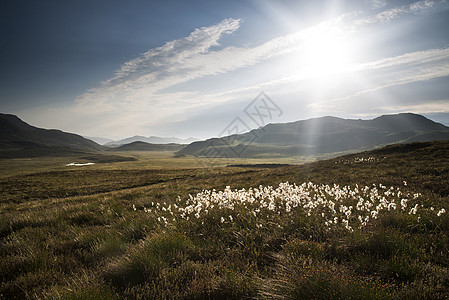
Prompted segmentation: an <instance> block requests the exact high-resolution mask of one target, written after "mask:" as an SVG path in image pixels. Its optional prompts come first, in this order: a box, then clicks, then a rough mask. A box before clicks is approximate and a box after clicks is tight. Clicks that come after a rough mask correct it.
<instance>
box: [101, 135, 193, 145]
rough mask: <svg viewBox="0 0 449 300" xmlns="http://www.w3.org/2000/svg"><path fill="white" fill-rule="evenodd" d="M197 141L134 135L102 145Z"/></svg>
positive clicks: (186, 142)
mask: <svg viewBox="0 0 449 300" xmlns="http://www.w3.org/2000/svg"><path fill="white" fill-rule="evenodd" d="M195 141H198V139H197V138H193V137H191V138H188V139H180V138H176V137H158V136H150V137H145V136H141V135H135V136H133V137H129V138H125V139H122V140H119V141H111V142H107V143H105V144H104V145H106V146H121V145H125V144H130V143H133V142H145V143H149V144H190V143H192V142H195Z"/></svg>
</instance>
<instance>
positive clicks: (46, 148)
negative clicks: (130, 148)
mask: <svg viewBox="0 0 449 300" xmlns="http://www.w3.org/2000/svg"><path fill="white" fill-rule="evenodd" d="M103 149H104V147H103V146H101V145H99V144H97V143H95V142H93V141H91V140H88V139H85V138H83V137H82V136H80V135H77V134H73V133H67V132H63V131H61V130H56V129H42V128H37V127H34V126H31V125H29V124H27V123H26V122H24V121H22V120H21V119H19V118H18V117H17V116H15V115H10V114H0V157H3V158H8V157H29V156H31V157H32V156H41V155H57V154H68V153H88V152H95V151H99V150H103Z"/></svg>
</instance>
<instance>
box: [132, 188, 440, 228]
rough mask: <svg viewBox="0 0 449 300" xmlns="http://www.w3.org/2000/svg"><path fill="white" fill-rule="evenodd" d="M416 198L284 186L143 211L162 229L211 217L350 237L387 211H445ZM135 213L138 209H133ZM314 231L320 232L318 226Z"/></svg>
mask: <svg viewBox="0 0 449 300" xmlns="http://www.w3.org/2000/svg"><path fill="white" fill-rule="evenodd" d="M404 186H406V185H405V184H404ZM420 196H421V194H420V193H410V192H403V191H401V190H400V188H399V187H391V186H390V187H387V186H386V185H384V184H373V185H371V186H359V185H355V186H352V187H351V186H339V185H337V184H333V185H325V184H315V183H312V182H304V183H302V184H300V185H297V184H290V183H288V182H284V183H280V184H279V186H278V187H272V186H259V187H255V188H249V189H240V190H232V189H231V187H230V186H227V187H226V188H225V189H224V190H221V191H217V190H203V191H202V192H200V193H197V194H196V195H189V196H188V198H187V199H185V200H183V199H181V198H180V197H178V198H176V200H175V203H170V204H167V203H165V202H164V203H158V202H156V203H154V202H151V205H149V206H148V207H145V206H143V209H142V210H143V211H144V212H149V213H151V214H154V215H155V217H156V218H157V219H158V221H159V222H160V223H161V224H163V225H164V224H165V225H167V224H168V222H177V221H187V222H196V221H195V220H198V221H199V222H200V223H199V224H204V223H205V222H204V221H205V219H204V217H206V216H209V217H208V219H209V220H216V222H217V223H218V224H222V226H232V224H234V222H235V220H236V218H237V217H238V216H241V217H242V218H243V219H244V220H247V221H248V222H249V223H248V224H249V225H248V226H254V227H255V228H262V227H265V228H281V227H283V226H284V227H285V225H286V224H287V223H288V224H292V225H293V224H296V223H295V222H297V221H298V220H299V219H303V218H310V219H309V220H310V222H318V223H319V222H321V223H322V225H323V227H322V228H323V229H325V230H334V229H344V230H347V231H349V232H353V231H354V229H355V228H358V229H362V228H364V227H366V226H368V225H369V223H370V222H373V221H374V220H376V219H379V218H380V217H381V216H382V215H384V214H388V213H391V212H396V213H404V214H409V215H417V214H418V208H419V211H420V213H421V211H423V212H425V211H429V212H430V211H435V212H437V213H436V215H437V216H441V215H442V214H444V213H446V210H445V209H444V208H441V209H439V210H438V209H437V208H434V207H432V208H428V209H426V208H424V207H423V206H421V205H419V204H418V203H417V201H419V200H417V199H418V198H419V197H420ZM420 206H421V207H420ZM410 207H411V208H410ZM133 209H134V210H137V209H136V208H135V205H133ZM416 217H420V215H417V216H416ZM239 218H240V217H239ZM286 222H287V223H286ZM306 223H307V222H306ZM314 226H318V227H320V225H319V224H315V225H314Z"/></svg>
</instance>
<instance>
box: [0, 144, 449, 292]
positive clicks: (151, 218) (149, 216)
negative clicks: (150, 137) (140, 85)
mask: <svg viewBox="0 0 449 300" xmlns="http://www.w3.org/2000/svg"><path fill="white" fill-rule="evenodd" d="M110 154H111V155H115V154H116V155H121V156H128V157H132V158H134V159H135V160H133V161H124V162H103V163H96V164H95V165H91V166H81V167H68V166H66V164H68V163H71V162H75V161H76V162H88V159H86V158H84V159H81V158H80V157H63V158H32V159H11V160H0V170H1V177H0V196H1V198H0V199H1V202H0V214H1V218H0V234H1V246H0V274H1V275H0V276H1V282H2V283H1V287H0V295H1V296H0V298H5V299H14V298H15V299H24V298H30V299H122V298H129V299H242V298H261V299H267V298H268V299H447V298H448V297H449V269H448V267H449V218H448V213H449V185H448V182H449V143H448V142H432V143H417V144H408V145H398V146H390V147H387V148H383V149H380V150H375V151H371V152H364V153H359V154H350V155H347V156H343V157H337V158H332V159H328V160H317V161H313V162H308V161H312V160H316V158H313V159H312V158H307V157H296V158H283V159H271V160H266V159H233V160H218V159H213V160H210V159H207V158H202V159H200V160H198V159H196V158H193V157H178V158H176V157H173V154H171V153H167V152H157V153H148V152H133V153H123V152H121V153H120V154H118V153H110ZM264 163H273V164H292V165H290V166H283V167H277V168H268V166H263V165H260V164H264ZM229 164H233V165H235V164H243V165H245V164H246V165H247V166H240V167H226V166H227V165H229ZM286 182H289V183H290V184H293V183H295V184H296V188H295V187H294V186H292V185H290V184H289V185H287V184H283V185H281V187H280V188H278V187H279V184H280V183H286ZM309 182H311V184H308V183H309ZM303 183H306V184H304V185H303ZM373 184H374V185H373ZM227 186H230V188H227ZM260 186H262V187H260ZM268 186H272V187H273V189H269V188H267V187H268ZM259 187H260V188H259ZM391 187H392V188H391ZM250 188H254V189H251V190H250ZM276 188H278V189H276ZM213 189H215V190H216V192H215V193H214V192H212V191H210V192H207V190H213ZM241 189H245V190H244V191H243V190H241ZM235 190H240V191H239V192H237V191H235ZM202 191H206V192H204V193H202ZM221 191H224V192H221ZM198 193H200V194H198ZM189 194H190V195H191V197H189ZM360 198H363V201H361V200H360ZM332 203H333V204H334V205H335V209H334V211H333V210H332V208H331V207H333V206H332ZM360 203H362V204H360ZM404 204H406V207H405V206H404ZM445 211H448V213H446V212H445ZM366 217H368V219H366ZM335 218H337V219H335ZM360 220H361V221H360ZM330 221H332V222H330Z"/></svg>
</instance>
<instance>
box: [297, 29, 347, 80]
mask: <svg viewBox="0 0 449 300" xmlns="http://www.w3.org/2000/svg"><path fill="white" fill-rule="evenodd" d="M354 59H355V44H354V41H351V40H350V38H349V37H348V36H346V35H344V33H343V32H342V30H339V29H338V28H337V29H329V28H328V29H327V30H319V31H318V32H316V33H315V34H314V35H313V36H310V37H309V38H308V39H307V40H306V41H305V42H304V45H303V48H302V51H301V53H300V61H301V65H302V66H303V68H304V69H305V71H306V72H307V74H308V75H309V76H310V77H312V78H325V77H328V76H332V75H338V74H342V73H345V72H348V71H350V69H351V65H352V64H353V63H354Z"/></svg>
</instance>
